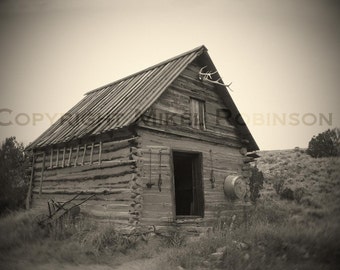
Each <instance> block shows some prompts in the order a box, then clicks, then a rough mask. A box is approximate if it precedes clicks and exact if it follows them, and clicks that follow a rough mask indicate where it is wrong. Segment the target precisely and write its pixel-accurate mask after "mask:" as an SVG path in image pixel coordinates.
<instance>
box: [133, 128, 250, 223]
mask: <svg viewBox="0 0 340 270" xmlns="http://www.w3.org/2000/svg"><path fill="white" fill-rule="evenodd" d="M139 135H140V136H141V139H140V141H141V145H142V151H143V170H142V176H143V183H144V189H143V200H144V203H143V209H142V215H141V224H149V225H155V224H157V225H169V223H172V222H173V221H174V220H175V218H176V216H175V214H174V213H175V212H174V207H173V205H174V203H175V201H174V198H173V195H174V191H173V190H172V189H173V179H172V177H173V174H172V160H171V149H172V150H181V151H195V152H201V153H202V155H203V190H204V202H205V205H204V218H203V219H196V220H193V222H192V223H193V224H194V226H208V225H211V224H212V223H213V222H215V221H216V220H217V219H218V218H223V217H227V216H230V217H231V216H232V215H233V214H237V215H238V216H241V215H243V206H244V205H245V203H243V202H242V201H231V200H230V199H229V198H227V197H226V196H225V194H224V191H223V183H224V179H225V177H226V176H228V175H230V174H242V167H243V157H242V155H241V154H240V153H239V149H237V148H231V147H229V146H225V145H217V144H212V143H208V142H204V141H199V140H196V139H191V138H179V137H176V136H172V135H169V134H166V133H162V132H155V131H150V130H148V129H140V130H139ZM150 149H151V169H150ZM159 149H164V150H162V163H161V173H162V174H161V177H162V189H161V191H159V190H158V186H157V183H158V180H159V172H160V169H159ZM211 157H212V162H211ZM211 170H213V174H214V178H215V184H214V187H212V184H211V181H210V179H211ZM150 172H151V173H150ZM149 182H151V183H154V185H153V186H152V187H151V188H150V189H149V188H146V183H149ZM191 225H192V224H191Z"/></svg>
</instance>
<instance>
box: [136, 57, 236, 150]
mask: <svg viewBox="0 0 340 270" xmlns="http://www.w3.org/2000/svg"><path fill="white" fill-rule="evenodd" d="M200 68H201V66H200V65H199V64H198V63H196V62H194V63H192V64H191V65H189V66H188V68H186V69H185V70H184V71H183V73H182V74H181V75H180V76H179V77H178V78H177V79H176V80H175V81H174V82H173V83H172V84H171V85H170V86H169V87H168V89H167V90H166V91H165V92H164V93H163V94H162V96H161V97H160V98H159V99H158V100H157V101H156V102H155V103H154V104H153V105H152V106H151V108H150V109H149V110H148V111H147V112H146V113H145V114H144V116H143V117H142V121H141V122H140V125H141V126H146V127H149V128H152V129H155V130H166V131H167V132H171V133H174V134H177V135H179V136H190V137H192V138H195V139H199V140H205V141H210V142H212V143H214V142H216V143H220V144H228V145H230V146H233V147H240V146H241V142H240V138H239V136H238V135H237V133H236V128H235V127H234V126H233V125H232V124H231V123H229V121H228V119H229V118H230V117H231V115H230V114H231V113H230V112H229V110H228V108H227V107H226V106H225V104H224V103H223V101H222V99H221V97H220V96H219V95H218V94H217V92H216V91H215V89H214V88H215V85H214V84H212V83H209V82H201V81H200V80H199V79H198V72H199V70H200ZM190 98H197V99H200V100H204V101H205V120H206V121H205V122H206V130H204V131H202V130H198V129H194V128H192V127H191V121H190Z"/></svg>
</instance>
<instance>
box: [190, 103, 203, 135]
mask: <svg viewBox="0 0 340 270" xmlns="http://www.w3.org/2000/svg"><path fill="white" fill-rule="evenodd" d="M194 103H196V104H197V105H198V108H195V110H194ZM205 114H206V106H205V100H203V99H199V98H196V97H190V120H191V127H192V128H194V129H197V130H206V115H205ZM197 116H198V117H197ZM197 119H198V120H197ZM197 122H198V123H197ZM196 123H197V124H196Z"/></svg>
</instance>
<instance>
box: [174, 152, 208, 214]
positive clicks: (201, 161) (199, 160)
mask: <svg viewBox="0 0 340 270" xmlns="http://www.w3.org/2000/svg"><path fill="white" fill-rule="evenodd" d="M176 152H177V153H183V154H188V155H197V157H198V163H199V165H200V168H199V169H197V170H196V172H197V174H198V175H197V176H195V177H197V178H199V179H200V180H201V181H200V183H201V189H202V207H203V209H202V215H201V216H200V217H202V218H203V217H204V207H205V200H204V181H203V180H204V179H203V153H202V152H199V151H192V150H183V149H178V148H170V160H169V161H170V173H171V175H170V177H171V186H170V191H171V200H172V217H173V220H176V219H177V215H176V188H175V174H174V153H176ZM193 177H194V176H193ZM190 217H191V216H190V215H188V216H186V218H190ZM195 217H197V216H192V218H195Z"/></svg>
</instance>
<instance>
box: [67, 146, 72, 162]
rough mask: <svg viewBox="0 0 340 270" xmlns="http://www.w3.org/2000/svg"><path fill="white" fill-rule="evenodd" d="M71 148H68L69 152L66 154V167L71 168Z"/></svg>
mask: <svg viewBox="0 0 340 270" xmlns="http://www.w3.org/2000/svg"><path fill="white" fill-rule="evenodd" d="M72 148H73V147H72V146H71V147H70V152H69V154H68V161H67V166H71V156H72Z"/></svg>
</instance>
